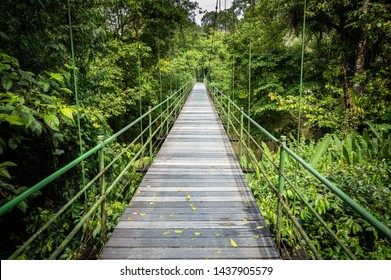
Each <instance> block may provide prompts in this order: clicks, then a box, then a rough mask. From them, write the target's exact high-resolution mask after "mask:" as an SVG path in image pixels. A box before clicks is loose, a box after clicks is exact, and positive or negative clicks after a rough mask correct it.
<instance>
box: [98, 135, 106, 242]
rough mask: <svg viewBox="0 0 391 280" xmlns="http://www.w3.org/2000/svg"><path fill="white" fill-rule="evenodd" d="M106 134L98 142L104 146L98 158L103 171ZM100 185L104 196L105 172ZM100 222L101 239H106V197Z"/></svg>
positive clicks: (99, 137)
mask: <svg viewBox="0 0 391 280" xmlns="http://www.w3.org/2000/svg"><path fill="white" fill-rule="evenodd" d="M103 140H104V136H103V135H99V136H98V144H101V145H102V148H101V149H100V150H99V154H98V159H99V172H102V171H103V170H104V168H105V157H104V153H105V146H104V142H103ZM99 186H100V195H101V196H102V197H103V196H104V195H105V192H106V180H105V173H103V174H102V175H101V176H100V178H99ZM100 224H101V239H102V241H105V240H106V199H103V200H102V202H101V204H100Z"/></svg>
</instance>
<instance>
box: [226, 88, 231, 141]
mask: <svg viewBox="0 0 391 280" xmlns="http://www.w3.org/2000/svg"><path fill="white" fill-rule="evenodd" d="M227 102H228V104H227V107H228V117H227V122H228V124H227V135H228V138H230V136H229V129H230V121H231V98H229V97H228V96H227Z"/></svg>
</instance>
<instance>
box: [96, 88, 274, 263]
mask: <svg viewBox="0 0 391 280" xmlns="http://www.w3.org/2000/svg"><path fill="white" fill-rule="evenodd" d="M231 240H233V241H234V242H235V243H236V245H237V247H235V246H233V245H235V244H234V243H232V241H231ZM100 258H101V259H253V258H256V259H278V258H279V254H278V252H277V250H276V248H275V244H274V241H273V238H272V236H271V234H270V231H269V229H268V228H267V227H266V225H265V222H264V219H263V218H262V216H261V214H260V212H259V209H258V207H257V205H256V202H255V200H254V197H253V195H252V193H251V191H250V188H249V187H248V185H247V183H246V180H245V178H244V175H243V173H242V170H241V169H240V166H239V163H238V162H237V159H236V157H235V154H234V152H233V150H232V147H231V145H230V142H229V139H228V137H227V136H226V134H225V131H224V128H223V126H222V124H221V122H220V119H219V117H218V115H217V113H216V111H215V110H214V107H213V105H212V103H211V100H210V98H209V96H208V94H207V91H206V88H205V86H204V85H203V84H201V83H198V84H196V85H195V87H194V88H193V90H192V92H191V93H190V96H189V98H188V100H187V102H186V104H185V106H184V108H183V110H182V112H181V113H180V115H179V117H178V119H177V121H176V122H175V124H174V126H173V128H172V129H171V131H170V133H169V135H168V137H167V139H166V141H165V142H164V144H163V146H162V148H161V149H160V151H159V153H158V154H157V156H156V158H155V159H154V161H153V164H152V166H151V167H150V168H149V170H148V172H147V173H146V175H145V177H144V180H143V181H142V183H141V185H140V187H139V188H138V191H137V192H136V194H135V196H134V197H133V199H132V201H131V203H130V206H129V207H128V208H127V209H126V211H125V212H124V214H123V215H122V217H121V219H120V222H119V223H118V225H117V227H116V228H115V230H114V232H113V234H112V236H111V237H110V239H109V241H108V242H107V244H106V245H105V247H104V249H103V251H102V253H101V255H100Z"/></svg>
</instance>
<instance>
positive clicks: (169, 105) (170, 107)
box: [0, 79, 195, 259]
mask: <svg viewBox="0 0 391 280" xmlns="http://www.w3.org/2000/svg"><path fill="white" fill-rule="evenodd" d="M194 83H195V80H194V79H193V80H192V81H189V82H188V83H186V84H185V85H183V86H182V87H181V88H180V89H179V90H177V91H176V92H175V93H173V94H172V95H170V96H169V97H167V98H166V99H165V100H164V101H162V102H160V103H159V104H157V105H156V106H154V107H153V108H151V107H150V108H149V110H148V111H147V112H146V113H144V114H143V115H141V116H140V117H138V118H137V119H136V120H134V121H132V122H131V123H130V124H128V125H127V126H125V127H124V128H122V129H121V130H119V131H118V132H116V133H115V134H113V135H112V136H110V137H108V138H107V139H105V140H103V139H102V140H100V141H99V143H98V144H97V145H96V146H95V147H93V148H92V149H90V150H89V151H87V152H85V153H84V154H82V155H81V156H79V157H78V158H76V159H74V160H73V161H71V162H70V163H68V164H66V165H65V166H64V167H62V168H60V169H59V170H57V171H56V172H54V173H53V174H51V175H49V176H48V177H46V178H45V179H43V180H41V181H40V182H38V183H37V184H35V185H34V186H32V187H31V188H29V189H28V190H27V191H25V192H24V193H22V194H20V195H18V196H16V197H15V198H13V199H12V200H10V201H8V202H7V203H5V204H4V205H2V206H1V207H0V216H2V215H4V214H5V213H7V212H8V211H10V210H11V209H13V208H14V207H15V206H16V205H18V204H19V203H20V202H22V201H24V200H25V199H27V198H28V197H30V196H31V195H33V194H34V193H36V192H37V191H39V190H40V189H42V188H44V187H45V186H47V185H49V184H50V183H51V182H53V181H54V180H56V179H58V178H59V177H61V176H62V175H63V174H65V173H66V172H68V171H69V170H70V169H72V168H73V167H75V166H76V165H78V164H79V163H81V162H82V161H84V160H85V159H87V158H89V157H90V156H91V155H94V154H96V153H98V152H99V160H100V162H101V163H100V170H99V172H98V174H96V176H95V177H94V178H93V179H91V180H90V182H87V184H86V185H85V186H83V188H82V189H81V190H79V192H78V193H77V194H76V195H74V197H73V198H72V199H71V200H70V201H68V203H66V204H65V205H64V206H63V207H62V208H61V209H60V210H59V211H57V213H56V214H54V215H53V216H52V217H51V218H50V219H49V220H48V221H47V222H46V223H45V224H44V225H43V226H41V228H40V229H38V230H37V231H36V232H35V233H34V234H33V235H32V236H31V237H30V238H29V239H28V240H27V241H26V242H25V243H24V244H22V245H21V246H20V247H19V248H18V250H16V251H15V252H14V253H13V254H12V255H11V256H10V259H14V258H16V257H18V255H20V254H21V253H22V252H23V251H24V250H25V249H26V248H27V246H28V245H29V244H31V243H32V242H33V241H34V240H35V239H36V238H37V237H38V236H39V235H40V234H42V232H43V231H45V230H46V229H47V228H48V227H49V226H50V225H51V224H52V223H53V222H54V221H55V220H56V219H58V218H59V216H60V215H61V214H63V213H64V212H65V211H66V210H67V209H68V208H69V207H70V206H71V205H72V203H73V202H75V201H76V200H77V199H78V198H79V197H80V196H81V194H82V193H84V192H85V191H86V190H87V189H88V188H90V187H91V186H92V185H94V183H95V184H96V183H97V181H98V179H99V182H98V183H99V184H100V185H101V187H102V190H101V194H100V196H98V197H97V200H96V201H95V202H94V203H93V204H92V205H91V206H90V208H89V209H86V210H85V211H86V212H85V213H84V215H83V216H82V217H81V218H80V220H79V222H78V224H77V225H76V227H75V228H74V229H73V230H72V231H71V232H70V233H69V234H68V236H67V237H66V238H65V239H64V240H63V242H62V243H61V244H60V246H59V247H57V248H56V250H55V251H54V252H53V253H52V255H51V256H50V258H51V259H54V258H57V257H58V254H59V253H60V252H61V251H62V250H63V249H64V248H65V246H66V245H67V244H68V243H69V242H70V241H71V239H72V238H73V237H74V235H75V234H76V233H77V232H78V231H79V230H80V229H81V227H82V226H83V225H84V223H85V222H86V221H87V220H88V219H89V218H90V217H91V215H92V214H94V213H95V212H96V210H97V209H98V207H99V205H101V207H103V208H102V209H101V212H105V211H104V202H105V200H106V197H107V196H108V195H109V194H110V192H111V191H112V190H113V188H114V187H115V186H116V185H117V184H118V183H119V182H120V181H121V180H122V178H123V177H124V176H125V174H126V173H127V170H129V168H131V167H132V166H133V165H134V164H135V162H136V160H137V159H138V158H139V157H142V156H143V154H144V151H146V150H149V157H150V160H151V158H152V156H153V155H152V146H153V143H152V141H153V138H154V137H156V135H157V133H160V135H161V134H166V133H168V131H169V120H170V118H172V117H174V118H176V117H177V115H178V114H179V112H180V109H181V108H182V107H183V105H184V103H185V101H186V97H187V95H188V94H189V93H190V90H191V88H192V87H193V85H194ZM163 106H164V107H165V109H164V110H161V112H160V114H158V116H157V117H154V119H153V120H152V114H153V113H155V112H156V110H157V109H159V108H162V107H163ZM163 116H164V117H163ZM143 120H149V125H148V126H147V127H146V128H144V129H143V131H141V132H140V135H138V136H137V137H135V139H134V140H133V141H132V142H131V143H130V144H129V145H127V147H126V148H124V149H123V150H122V151H121V152H120V153H119V154H117V155H116V156H115V157H114V159H113V160H112V161H111V162H110V163H108V164H107V165H106V166H104V162H103V161H102V159H103V151H104V149H105V147H106V146H107V145H108V144H110V143H112V142H113V141H114V140H115V139H117V138H118V137H119V136H120V135H122V134H123V133H125V132H126V131H128V130H129V129H131V128H133V127H135V125H137V124H138V123H139V122H141V121H143ZM158 121H160V123H159V122H158ZM152 126H156V128H154V132H152ZM145 133H146V135H147V136H148V139H147V140H146V141H145V142H143V143H142V147H141V148H140V149H139V150H138V152H137V153H136V154H135V155H134V156H133V158H132V159H131V160H130V161H129V162H128V163H127V165H126V166H125V167H124V168H123V169H122V170H120V174H119V175H117V176H116V178H115V180H114V181H113V182H112V183H111V185H110V186H108V187H107V188H106V187H105V183H104V182H105V179H104V176H105V174H106V173H107V172H108V170H109V168H110V167H112V166H113V164H114V163H115V162H116V161H117V160H118V159H119V158H120V157H121V156H122V155H123V154H124V153H125V152H126V151H128V150H129V149H130V148H131V147H132V146H133V145H134V144H136V143H137V141H139V140H140V138H141V136H142V134H145ZM147 147H149V148H147ZM140 160H141V158H140ZM102 164H103V165H102ZM102 178H103V180H102ZM102 184H103V185H102ZM102 210H103V211H102ZM101 215H102V221H104V223H103V222H102V233H101V234H102V235H103V234H104V233H105V229H104V226H103V224H105V223H106V222H105V219H106V217H105V214H104V213H101ZM103 238H104V237H103Z"/></svg>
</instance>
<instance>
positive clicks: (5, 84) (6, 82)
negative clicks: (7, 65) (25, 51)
mask: <svg viewBox="0 0 391 280" xmlns="http://www.w3.org/2000/svg"><path fill="white" fill-rule="evenodd" d="M1 84H2V85H3V88H4V89H5V90H7V91H8V90H10V88H11V87H12V85H13V82H12V80H11V78H10V77H9V76H8V75H4V76H3V77H2V78H1Z"/></svg>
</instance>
